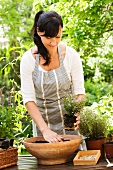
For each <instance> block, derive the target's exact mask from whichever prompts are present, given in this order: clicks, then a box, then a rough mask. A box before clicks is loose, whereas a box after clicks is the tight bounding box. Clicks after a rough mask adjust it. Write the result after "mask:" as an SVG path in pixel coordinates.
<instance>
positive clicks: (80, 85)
mask: <svg viewBox="0 0 113 170" xmlns="http://www.w3.org/2000/svg"><path fill="white" fill-rule="evenodd" d="M63 63H64V67H65V69H66V72H67V75H68V77H69V79H70V80H71V81H72V84H73V92H74V94H76V95H77V94H85V88H84V75H83V68H82V62H81V59H80V56H79V54H78V53H77V52H76V51H75V50H74V49H73V48H71V47H68V46H66V55H65V58H64V60H63ZM34 67H35V58H34V57H33V55H32V52H31V49H29V50H28V51H26V52H25V53H24V55H23V56H22V59H21V63H20V76H21V91H22V96H23V102H24V104H25V103H27V102H28V101H34V102H36V98H35V89H34V84H33V80H32V72H33V71H34ZM39 69H40V70H41V71H45V70H43V68H41V67H39Z"/></svg>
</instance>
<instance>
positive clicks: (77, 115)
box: [74, 113, 80, 130]
mask: <svg viewBox="0 0 113 170" xmlns="http://www.w3.org/2000/svg"><path fill="white" fill-rule="evenodd" d="M75 116H76V123H74V126H75V130H77V129H78V128H79V124H80V115H79V113H77V114H75Z"/></svg>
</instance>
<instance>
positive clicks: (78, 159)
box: [73, 150, 101, 165]
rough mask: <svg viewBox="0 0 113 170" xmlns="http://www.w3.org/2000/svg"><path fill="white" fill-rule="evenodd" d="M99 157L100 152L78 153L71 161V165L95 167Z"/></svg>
mask: <svg viewBox="0 0 113 170" xmlns="http://www.w3.org/2000/svg"><path fill="white" fill-rule="evenodd" d="M100 155H101V152H100V150H87V151H79V152H78V153H77V155H76V156H75V157H74V159H73V164H74V165H95V164H96V163H97V162H98V160H99V158H100ZM83 158H84V159H83ZM86 158H87V160H86Z"/></svg>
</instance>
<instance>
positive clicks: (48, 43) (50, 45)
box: [37, 27, 62, 51]
mask: <svg viewBox="0 0 113 170" xmlns="http://www.w3.org/2000/svg"><path fill="white" fill-rule="evenodd" d="M37 33H38V35H39V36H40V38H41V41H42V43H43V44H44V46H45V47H46V48H47V50H48V51H52V50H55V49H56V48H57V46H58V44H59V42H60V40H61V38H62V27H59V32H58V34H57V36H56V37H52V38H51V37H45V36H43V35H44V32H39V31H37Z"/></svg>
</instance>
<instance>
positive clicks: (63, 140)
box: [32, 139, 70, 143]
mask: <svg viewBox="0 0 113 170" xmlns="http://www.w3.org/2000/svg"><path fill="white" fill-rule="evenodd" d="M67 141H70V140H65V139H62V142H67ZM32 143H49V142H47V141H35V142H32Z"/></svg>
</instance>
